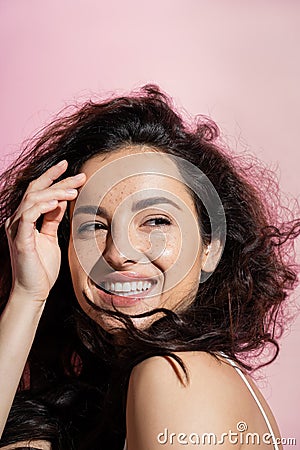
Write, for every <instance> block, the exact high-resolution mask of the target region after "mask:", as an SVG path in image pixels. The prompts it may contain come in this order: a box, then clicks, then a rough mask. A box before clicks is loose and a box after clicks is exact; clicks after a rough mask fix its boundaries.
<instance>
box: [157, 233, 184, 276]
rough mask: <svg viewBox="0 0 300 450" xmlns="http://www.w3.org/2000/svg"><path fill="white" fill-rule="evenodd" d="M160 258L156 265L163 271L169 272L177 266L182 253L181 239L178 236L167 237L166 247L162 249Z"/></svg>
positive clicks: (165, 240)
mask: <svg viewBox="0 0 300 450" xmlns="http://www.w3.org/2000/svg"><path fill="white" fill-rule="evenodd" d="M160 250H161V251H160V253H159V257H158V258H157V259H156V260H155V263H156V264H157V265H158V266H160V268H161V269H162V270H163V271H166V270H169V269H171V268H172V266H173V265H174V264H175V262H176V261H177V259H178V258H179V257H180V253H181V238H180V236H177V235H171V236H170V235H169V236H168V235H165V239H164V246H163V248H160Z"/></svg>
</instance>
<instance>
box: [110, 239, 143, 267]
mask: <svg viewBox="0 0 300 450" xmlns="http://www.w3.org/2000/svg"><path fill="white" fill-rule="evenodd" d="M119 241H120V240H118V242H117V243H116V242H115V241H114V240H113V238H112V236H111V235H109V236H107V240H106V246H105V249H104V251H103V253H102V257H103V258H104V259H105V260H106V262H107V263H108V264H109V265H110V266H111V267H113V268H114V269H115V270H120V269H122V268H123V267H124V266H129V265H132V264H135V263H136V262H137V260H138V256H137V255H138V252H136V251H134V249H133V248H132V247H131V248H130V249H129V248H124V247H125V246H124V245H122V249H121V248H119V247H120V246H121V245H120V244H121V243H120V242H119ZM126 247H127V246H126Z"/></svg>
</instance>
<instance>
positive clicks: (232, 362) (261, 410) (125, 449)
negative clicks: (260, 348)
mask: <svg viewBox="0 0 300 450" xmlns="http://www.w3.org/2000/svg"><path fill="white" fill-rule="evenodd" d="M219 353H220V355H222V356H223V357H224V358H226V360H227V361H228V362H229V363H230V364H231V365H232V367H234V368H235V370H236V371H237V373H238V374H239V375H240V377H241V378H242V380H243V381H244V382H245V384H246V386H247V388H248V389H249V391H250V393H251V395H252V397H253V398H254V400H255V402H256V404H257V406H258V407H259V409H260V412H261V413H262V415H263V418H264V419H265V422H266V425H267V427H268V430H269V433H270V435H271V436H272V439H273V448H274V450H279V446H278V444H277V441H276V437H275V433H274V431H273V428H272V426H271V423H270V421H269V419H268V416H267V414H266V413H265V410H264V408H263V406H262V404H261V402H260V401H259V399H258V397H257V395H256V393H255V392H254V390H253V388H252V386H251V384H250V383H249V381H248V380H247V378H246V376H245V374H244V373H243V371H242V370H241V369H240V367H239V366H238V365H237V364H236V363H235V362H234V361H232V360H231V359H230V358H229V357H228V356H227V355H225V353H223V352H219ZM123 450H128V448H127V443H126V439H125V444H124V449H123Z"/></svg>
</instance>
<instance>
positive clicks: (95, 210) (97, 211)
mask: <svg viewBox="0 0 300 450" xmlns="http://www.w3.org/2000/svg"><path fill="white" fill-rule="evenodd" d="M163 204H169V205H173V206H174V207H175V208H177V209H179V210H181V208H180V207H179V206H178V205H177V204H176V203H175V202H173V200H171V199H169V198H167V197H152V198H145V199H143V200H139V201H138V202H135V203H134V204H133V205H132V208H131V211H132V212H137V211H140V210H142V209H146V208H149V207H151V206H154V205H163ZM78 214H90V215H93V216H101V217H105V218H106V219H108V218H109V214H108V212H107V210H106V209H105V208H103V207H102V206H96V205H84V206H79V207H78V208H76V210H75V211H74V216H77V215H78Z"/></svg>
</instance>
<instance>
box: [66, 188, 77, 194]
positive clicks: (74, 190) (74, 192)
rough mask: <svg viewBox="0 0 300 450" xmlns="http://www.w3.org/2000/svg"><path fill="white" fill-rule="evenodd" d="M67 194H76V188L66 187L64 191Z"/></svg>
mask: <svg viewBox="0 0 300 450" xmlns="http://www.w3.org/2000/svg"><path fill="white" fill-rule="evenodd" d="M66 192H67V193H68V194H72V195H73V194H77V189H67V191H66Z"/></svg>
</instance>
